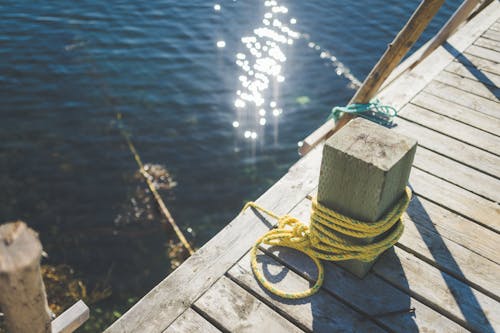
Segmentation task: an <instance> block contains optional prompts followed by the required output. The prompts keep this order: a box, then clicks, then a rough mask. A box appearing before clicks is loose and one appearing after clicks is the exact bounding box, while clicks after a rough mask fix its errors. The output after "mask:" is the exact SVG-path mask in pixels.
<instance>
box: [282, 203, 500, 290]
mask: <svg viewBox="0 0 500 333" xmlns="http://www.w3.org/2000/svg"><path fill="white" fill-rule="evenodd" d="M428 207H429V204H428V203H427V202H425V199H422V198H420V197H416V196H414V197H413V199H412V201H411V203H410V206H409V207H408V209H407V212H406V213H405V214H404V215H403V223H404V225H405V231H404V233H403V236H402V237H401V239H400V240H399V242H398V246H400V247H403V248H404V249H405V250H407V251H411V252H413V253H418V255H417V256H418V257H419V258H421V259H423V260H425V261H427V262H429V263H431V264H432V265H434V266H436V267H438V268H439V269H441V270H444V271H446V272H448V273H450V274H452V275H453V276H455V278H458V279H460V280H462V281H464V282H466V283H468V284H471V285H473V286H474V287H475V288H476V289H478V290H480V291H482V292H484V293H486V294H488V295H489V296H490V297H493V298H495V299H496V300H499V299H500V285H498V276H500V265H498V263H497V262H494V261H491V260H489V259H487V258H486V257H484V256H482V255H481V254H478V253H477V252H474V251H471V250H470V249H468V248H467V246H462V245H461V244H458V243H456V242H455V241H454V240H451V239H448V238H446V237H445V236H446V235H448V234H450V235H451V236H452V237H450V238H452V239H455V240H462V239H464V237H465V238H469V233H472V232H479V234H480V235H481V237H486V238H484V239H487V240H488V241H489V245H490V248H489V249H488V250H489V252H487V254H492V255H493V257H494V258H495V260H497V257H498V256H497V255H496V253H498V252H495V251H497V250H498V249H500V246H498V245H497V244H495V241H496V239H497V237H498V236H497V234H495V233H494V232H492V231H490V230H487V229H484V228H481V227H479V226H478V225H476V224H475V223H473V222H472V221H467V220H465V219H463V218H460V217H459V216H457V215H456V214H453V213H451V212H449V211H446V210H444V209H442V208H439V207H437V206H435V205H434V207H430V208H431V209H429V210H426V208H428ZM290 214H291V215H292V216H295V217H297V218H299V219H300V220H301V221H304V223H306V224H308V223H309V217H310V202H309V201H307V200H305V201H303V202H301V203H300V204H299V205H297V207H296V208H295V209H294V210H293V211H292V212H291V213H290ZM450 220H451V221H450ZM452 223H459V224H460V225H458V226H454V225H452ZM442 224H444V227H447V226H448V225H450V226H451V228H452V229H454V230H457V229H458V231H459V232H460V233H464V235H461V236H460V238H456V237H453V234H452V233H449V232H448V231H447V230H446V229H445V231H444V232H443V233H441V232H440V231H441V230H438V229H437V228H436V226H435V225H442ZM472 240H473V242H470V241H469V240H468V239H466V242H465V243H466V245H469V246H471V247H472V248H473V249H475V248H476V246H477V242H478V241H480V242H482V239H481V238H477V237H475V236H474V235H473V236H472ZM488 241H487V242H488ZM487 242H486V243H487Z"/></svg>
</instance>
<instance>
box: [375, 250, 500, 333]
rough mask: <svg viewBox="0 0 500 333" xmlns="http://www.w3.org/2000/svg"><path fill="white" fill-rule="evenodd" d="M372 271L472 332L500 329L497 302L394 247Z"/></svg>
mask: <svg viewBox="0 0 500 333" xmlns="http://www.w3.org/2000/svg"><path fill="white" fill-rule="evenodd" d="M373 269H374V272H375V274H377V275H378V276H380V277H382V278H383V279H385V280H386V281H388V282H390V283H392V284H394V285H395V286H397V287H398V288H401V289H402V290H404V291H406V292H408V293H409V294H410V295H412V296H413V297H415V298H417V299H419V300H420V301H421V302H423V303H425V304H427V305H429V306H430V307H432V308H434V309H436V310H438V311H439V312H441V313H443V314H445V315H446V316H447V317H449V318H453V319H454V320H456V321H457V322H459V323H460V324H461V325H463V326H465V327H467V328H468V329H470V330H473V331H476V332H495V331H497V330H499V329H500V316H499V315H498V314H499V311H500V304H499V303H498V302H497V301H495V300H494V299H492V298H490V297H488V296H486V295H484V294H483V293H481V292H479V291H477V290H475V289H473V288H471V287H470V286H468V285H467V284H465V283H463V282H461V281H459V280H457V279H455V278H454V277H452V276H451V275H449V274H447V273H445V272H442V271H440V270H439V269H437V268H436V267H433V266H432V265H429V264H428V263H426V262H424V261H422V260H420V259H418V258H417V257H415V256H414V255H413V254H410V253H408V252H406V251H403V250H402V249H400V248H397V247H395V248H394V249H393V250H390V251H387V252H386V253H384V254H383V255H382V256H381V257H380V259H379V261H378V262H377V263H376V264H375V266H374V268H373ZM424 279H425V280H424Z"/></svg>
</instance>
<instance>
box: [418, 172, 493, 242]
mask: <svg viewBox="0 0 500 333" xmlns="http://www.w3.org/2000/svg"><path fill="white" fill-rule="evenodd" d="M410 185H411V187H412V189H413V191H414V192H415V193H417V194H419V195H420V196H423V197H424V198H427V199H429V200H431V201H433V202H436V203H438V204H439V205H442V206H443V207H447V208H448V209H450V210H451V211H454V212H456V213H458V214H460V215H462V216H465V217H467V218H469V219H471V220H473V221H475V222H476V223H478V224H480V225H482V226H484V227H486V228H489V229H491V230H494V231H496V232H497V233H498V232H500V207H499V206H498V205H497V204H496V203H493V202H491V201H488V200H485V199H484V198H482V197H480V196H478V195H476V194H474V193H471V192H469V191H467V190H464V189H462V188H460V187H458V186H456V185H453V184H451V183H448V182H447V181H444V180H442V179H439V178H437V177H436V176H433V175H431V174H428V173H426V172H423V171H421V170H419V169H416V168H414V169H413V170H412V172H411V175H410Z"/></svg>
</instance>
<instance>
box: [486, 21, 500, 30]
mask: <svg viewBox="0 0 500 333" xmlns="http://www.w3.org/2000/svg"><path fill="white" fill-rule="evenodd" d="M488 30H493V31H499V32H500V23H498V22H495V23H493V24H492V25H491V26H490V28H489V29H488Z"/></svg>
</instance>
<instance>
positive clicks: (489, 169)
mask: <svg viewBox="0 0 500 333" xmlns="http://www.w3.org/2000/svg"><path fill="white" fill-rule="evenodd" d="M393 131H397V132H400V133H403V134H406V135H409V136H412V137H414V138H418V144H419V145H420V146H423V147H425V148H427V149H429V150H432V151H435V152H437V153H439V154H442V155H445V156H447V157H449V158H451V159H453V160H455V161H458V162H460V163H463V164H465V165H468V166H470V167H472V168H474V169H477V170H480V171H482V172H485V173H487V174H489V175H491V176H493V177H499V176H500V158H499V157H498V156H496V155H494V154H491V153H488V152H486V151H484V150H481V149H479V148H476V147H473V146H470V145H468V144H466V143H464V142H461V141H458V140H456V139H453V138H450V137H449V136H447V135H444V134H441V133H438V132H436V131H433V130H431V129H428V128H426V127H423V126H420V125H418V124H415V123H413V122H409V121H407V120H405V119H402V118H398V120H397V126H396V127H395V128H394V129H393Z"/></svg>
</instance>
